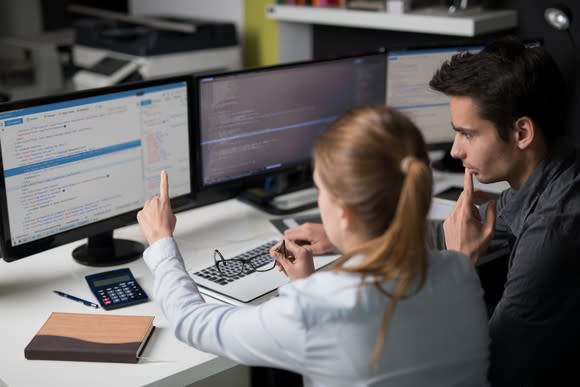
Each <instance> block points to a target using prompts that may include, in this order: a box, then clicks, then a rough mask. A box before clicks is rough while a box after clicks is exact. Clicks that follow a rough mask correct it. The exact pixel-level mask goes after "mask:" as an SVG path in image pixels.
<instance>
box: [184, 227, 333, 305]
mask: <svg viewBox="0 0 580 387" xmlns="http://www.w3.org/2000/svg"><path fill="white" fill-rule="evenodd" d="M277 238H279V236H278V237H277ZM277 241H278V239H276V236H273V237H271V238H264V239H261V240H258V241H254V242H252V243H251V244H250V245H248V246H247V247H245V248H241V249H239V250H238V251H233V252H230V253H229V254H227V256H225V258H226V259H231V258H235V257H248V256H259V257H260V258H259V259H260V261H261V264H263V265H264V266H266V265H268V264H271V263H272V258H271V257H270V255H269V250H270V248H271V247H272V246H273V245H274V244H275V243H276V242H277ZM338 257H339V255H337V254H333V255H326V256H316V257H314V266H315V268H316V270H320V269H323V268H324V267H326V266H328V265H330V264H331V263H332V262H334V261H335V260H336V259H337V258H338ZM245 271H246V272H245V273H244V275H242V276H239V278H238V277H227V276H224V275H222V274H220V273H219V272H218V271H217V269H216V268H215V265H214V263H213V260H212V261H211V262H208V265H206V266H205V267H203V268H200V269H197V270H192V271H191V272H190V275H191V277H192V278H193V279H194V281H195V282H196V283H197V285H198V287H199V290H200V292H201V293H203V294H206V295H208V296H210V297H213V298H215V299H218V300H221V301H223V302H226V303H229V304H234V305H243V304H257V303H261V302H263V301H265V300H266V299H268V298H271V297H274V296H276V294H277V289H278V288H279V287H280V286H282V285H284V284H287V283H288V282H290V280H289V279H288V278H287V277H286V275H284V274H283V273H282V272H280V271H278V269H277V268H274V269H273V270H270V271H266V272H258V271H253V270H251V269H249V268H248V267H247V265H246V268H245Z"/></svg>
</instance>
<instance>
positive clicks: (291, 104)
mask: <svg viewBox="0 0 580 387" xmlns="http://www.w3.org/2000/svg"><path fill="white" fill-rule="evenodd" d="M196 84H197V88H196V90H197V96H198V97H197V103H198V107H197V114H196V122H197V125H198V130H199V138H198V139H197V140H196V143H197V145H198V148H199V150H198V152H197V154H198V157H199V160H198V166H199V178H200V183H201V188H202V189H206V188H208V187H213V186H218V185H228V184H238V185H239V184H242V185H244V186H246V187H250V186H252V185H254V184H256V183H257V182H258V181H260V182H262V181H264V177H265V176H281V175H282V174H290V173H292V172H293V171H299V170H306V171H307V172H306V174H307V175H308V177H310V163H311V151H312V145H313V142H314V140H315V138H316V137H317V136H318V134H319V133H320V132H321V131H322V130H323V129H324V128H325V127H326V126H327V125H328V124H330V123H331V122H333V121H334V120H335V119H336V118H338V117H339V116H340V115H342V114H343V113H344V112H346V111H347V110H348V109H350V108H351V107H354V106H356V105H368V104H384V101H385V53H384V52H374V53H369V54H361V55H357V56H351V57H341V58H334V59H330V60H320V61H309V62H300V63H292V64H286V65H277V66H270V67H262V68H255V69H249V70H244V71H237V72H228V73H221V74H213V75H206V76H202V77H198V78H197V82H196ZM290 189H291V188H290ZM277 193H280V192H277ZM258 200H260V199H258ZM262 208H263V209H266V210H267V211H269V212H276V210H275V209H273V208H269V207H262Z"/></svg>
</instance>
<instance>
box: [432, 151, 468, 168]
mask: <svg viewBox="0 0 580 387" xmlns="http://www.w3.org/2000/svg"><path fill="white" fill-rule="evenodd" d="M431 166H432V167H433V169H436V170H438V171H441V172H451V173H463V171H465V167H464V166H463V162H462V161H461V160H459V159H454V158H453V157H451V153H450V152H449V151H447V152H445V155H444V156H443V157H442V158H441V159H439V160H437V161H434V162H433V163H431Z"/></svg>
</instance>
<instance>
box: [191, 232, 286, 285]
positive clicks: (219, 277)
mask: <svg viewBox="0 0 580 387" xmlns="http://www.w3.org/2000/svg"><path fill="white" fill-rule="evenodd" d="M276 243H277V241H275V240H273V241H268V242H266V243H264V244H262V245H260V246H258V247H255V248H253V249H251V250H248V251H245V252H243V253H241V254H238V255H236V256H235V257H232V258H231V259H236V258H239V259H246V258H250V257H255V258H253V259H252V261H253V264H256V263H258V264H257V266H258V267H260V266H263V265H267V264H269V263H272V257H270V248H272V246H274V245H275V244H276ZM236 264H239V265H242V263H241V262H240V263H237V262H236ZM244 266H245V267H244V270H243V271H242V272H241V273H239V274H236V275H234V276H228V275H223V274H222V273H220V272H219V271H218V269H217V268H216V267H215V265H211V266H208V267H206V268H205V269H202V270H200V271H197V272H195V273H194V275H196V276H198V277H201V278H205V279H206V280H208V281H212V282H215V283H216V284H219V285H227V284H229V283H231V282H234V281H236V280H239V279H240V278H243V277H245V276H246V275H248V274H252V273H253V272H254V271H255V270H254V269H253V268H252V267H251V266H250V265H249V264H246V265H244ZM229 267H231V269H228V270H231V272H232V273H236V272H238V271H239V270H240V269H239V266H237V267H236V266H235V265H232V266H229Z"/></svg>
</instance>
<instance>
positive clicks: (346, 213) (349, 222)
mask: <svg viewBox="0 0 580 387" xmlns="http://www.w3.org/2000/svg"><path fill="white" fill-rule="evenodd" d="M337 211H338V222H339V227H340V229H341V230H342V231H350V230H352V228H353V227H354V225H355V224H356V222H357V220H358V216H357V214H356V211H355V210H354V209H353V208H352V207H350V206H348V205H347V204H346V203H344V202H342V201H341V202H340V203H339V204H338V207H337Z"/></svg>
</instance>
